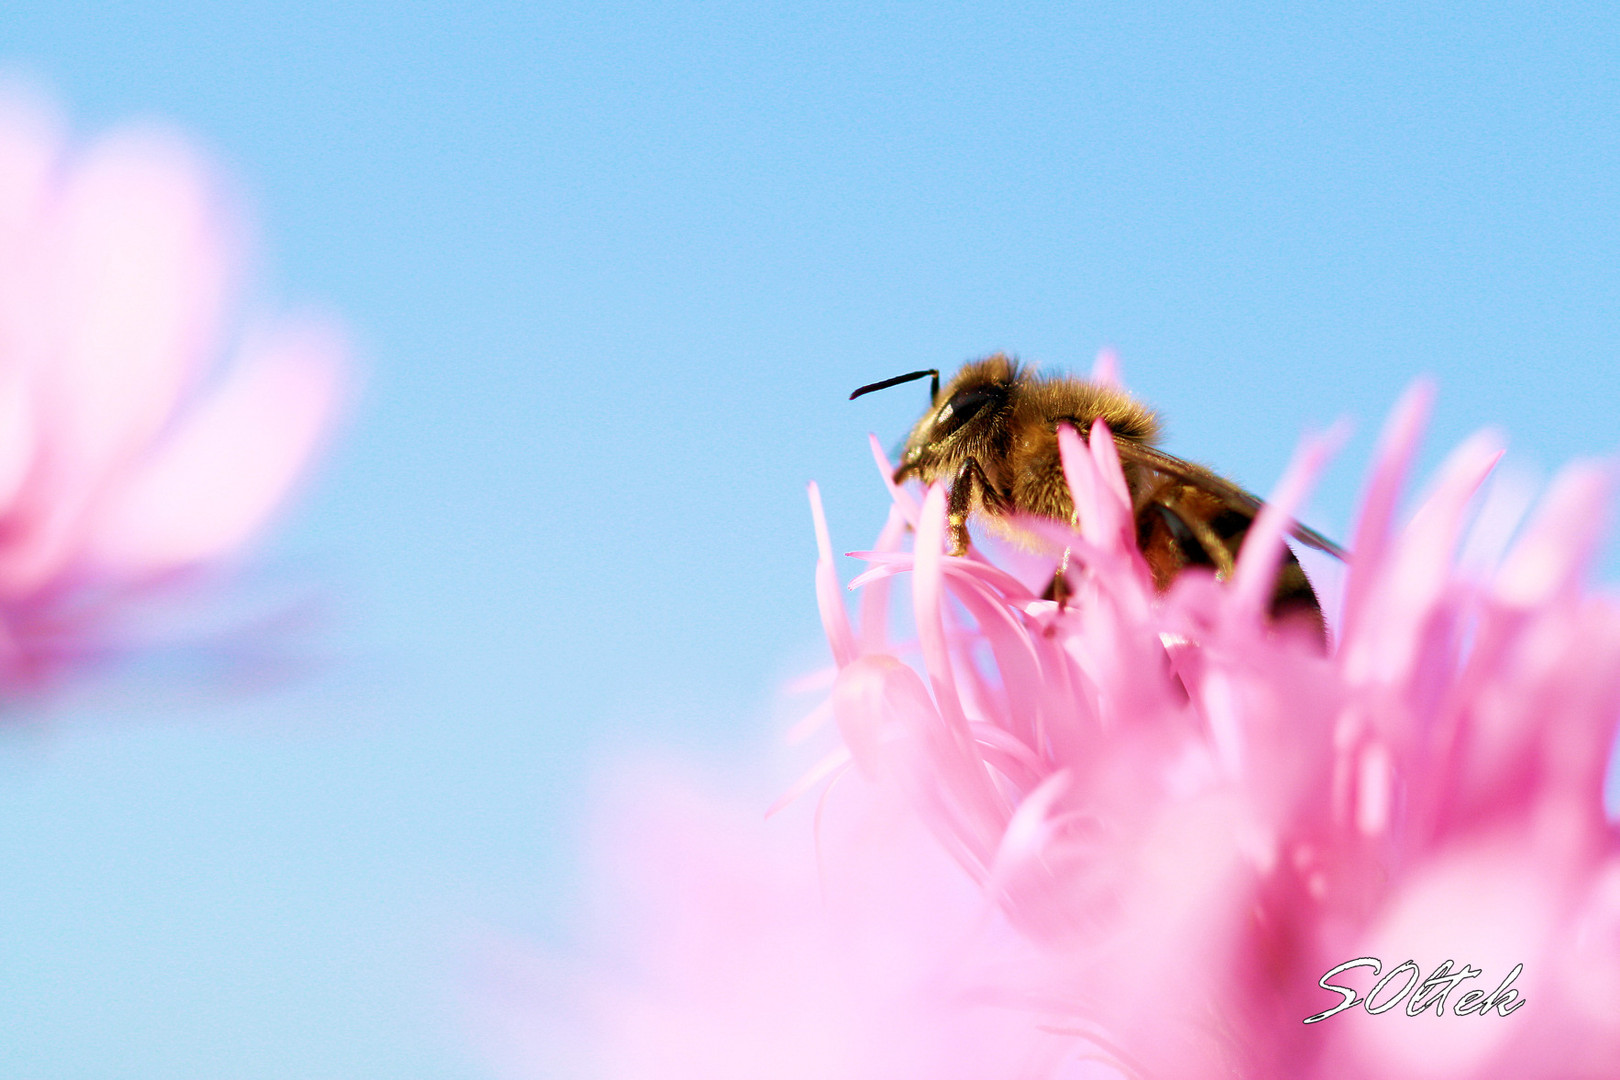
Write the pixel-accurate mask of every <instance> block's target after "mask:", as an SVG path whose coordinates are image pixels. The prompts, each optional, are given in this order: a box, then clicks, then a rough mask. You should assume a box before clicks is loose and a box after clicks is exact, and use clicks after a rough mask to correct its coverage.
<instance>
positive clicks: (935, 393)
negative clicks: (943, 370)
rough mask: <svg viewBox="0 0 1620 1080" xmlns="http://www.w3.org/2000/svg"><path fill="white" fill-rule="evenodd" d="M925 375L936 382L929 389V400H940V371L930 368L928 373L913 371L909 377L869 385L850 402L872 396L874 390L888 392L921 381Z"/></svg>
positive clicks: (851, 398) (903, 376)
mask: <svg viewBox="0 0 1620 1080" xmlns="http://www.w3.org/2000/svg"><path fill="white" fill-rule="evenodd" d="M924 375H928V376H931V377H932V378H933V380H934V381H933V383H932V384H930V387H929V391H928V393H929V397H928V400H929V401H937V400H938V399H939V371H938V370H937V369H936V368H929V369H928V370H926V371H913V372H911V373H910V374H909V375H896V376H895V377H894V378H892V379H884V380H883V381H882V382H875V383H869V384H868V385H866V386H863V387H861V388H860V389H859V390H857V391H855V392H854V393H853V394H851V395H849V400H851V401H854V400H855V399H856V398H858V397H860V396H861V395H862V394H870V393H871V392H872V391H874V390H887V389H888V388H889V387H891V386H899V385H900V384H901V383H907V382H911V381H912V380H913V379H920V378H922V377H923V376H924Z"/></svg>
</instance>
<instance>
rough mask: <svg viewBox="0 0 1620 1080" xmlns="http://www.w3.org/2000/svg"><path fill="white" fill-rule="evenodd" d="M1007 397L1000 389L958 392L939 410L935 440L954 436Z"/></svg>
mask: <svg viewBox="0 0 1620 1080" xmlns="http://www.w3.org/2000/svg"><path fill="white" fill-rule="evenodd" d="M1005 397H1006V395H1005V394H1004V393H1003V392H1002V391H1001V390H1000V389H999V388H991V387H983V386H976V387H970V388H968V389H965V390H958V391H957V392H956V393H954V394H952V395H951V400H949V401H947V402H946V403H945V407H944V408H942V409H940V410H939V419H937V420H935V421H934V432H933V434H934V438H936V439H943V438H945V437H947V436H949V435H952V434H954V433H955V432H956V431H957V430H958V429H959V428H961V426H962V425H963V424H966V423H967V422H968V421H969V420H972V419H973V418H974V417H975V416H977V415H979V413H980V412H982V411H983V410H984V408H985V406H987V405H999V404H1001V402H1002V401H1003V400H1004V399H1005Z"/></svg>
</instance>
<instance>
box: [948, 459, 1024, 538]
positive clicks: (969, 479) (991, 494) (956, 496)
mask: <svg viewBox="0 0 1620 1080" xmlns="http://www.w3.org/2000/svg"><path fill="white" fill-rule="evenodd" d="M975 495H977V496H978V500H977V501H978V504H979V508H980V509H981V510H983V511H984V512H985V513H987V514H1001V513H1005V512H1006V511H1007V508H1008V507H1009V506H1010V505H1011V503H1010V501H1009V500H1008V498H1007V497H1006V496H1004V495H1002V494H1001V492H999V491H997V490H996V489H995V487H994V486H993V485H992V484H991V483H990V478H989V477H988V476H986V475H985V472H984V466H983V465H980V464H979V461H978V459H977V458H968V459H967V461H966V462H965V463H964V464H963V465H962V467H961V469H959V470H958V471H957V473H956V479H955V480H953V481H952V482H951V494H950V499H949V500H948V502H947V504H946V506H947V510H948V512H949V514H950V532H951V554H952V555H966V554H967V549H968V542H969V540H968V531H967V519H968V515H969V514H970V513H972V512H973V504H974V496H975Z"/></svg>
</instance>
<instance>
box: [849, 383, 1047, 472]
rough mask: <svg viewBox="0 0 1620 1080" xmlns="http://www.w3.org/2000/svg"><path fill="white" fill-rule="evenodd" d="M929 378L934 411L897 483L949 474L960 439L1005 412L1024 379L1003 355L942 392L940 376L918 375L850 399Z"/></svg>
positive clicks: (916, 434)
mask: <svg viewBox="0 0 1620 1080" xmlns="http://www.w3.org/2000/svg"><path fill="white" fill-rule="evenodd" d="M924 376H929V377H931V378H932V380H933V381H932V384H931V387H930V391H931V394H930V398H929V409H928V411H927V412H926V413H924V414H923V417H922V419H921V420H919V421H918V422H917V426H916V427H915V428H914V429H912V432H911V435H910V437H909V438H908V439H907V440H906V444H905V447H904V448H903V449H902V450H901V452H900V454H899V457H900V466H899V467H898V468H897V469H896V470H895V476H894V478H895V480H896V481H897V482H898V481H903V480H906V479H909V478H910V477H912V476H916V477H918V478H920V479H922V480H923V481H925V482H927V481H931V480H933V479H934V478H935V476H936V474H938V473H940V472H945V471H948V470H949V466H950V463H951V462H952V461H953V460H954V458H955V452H956V445H955V444H956V443H958V442H959V441H960V440H958V439H956V438H955V436H957V435H958V434H960V433H962V432H963V429H965V428H970V427H971V426H973V425H974V422H975V421H976V420H980V419H981V418H985V417H989V416H992V415H994V414H995V413H997V412H998V411H1000V409H1001V407H1002V406H1003V405H1005V404H1006V402H1007V400H1008V399H1009V398H1010V397H1011V395H1012V392H1013V385H1014V384H1015V383H1016V382H1017V381H1018V379H1019V370H1018V365H1017V364H1015V363H1014V362H1013V361H1012V360H1010V359H1008V358H1007V357H1006V356H1004V355H1003V354H1001V353H997V354H996V355H994V356H991V357H987V358H986V359H984V360H976V361H974V362H973V363H970V364H965V365H963V367H962V369H961V370H960V371H958V372H957V373H956V374H955V375H954V376H953V377H952V378H951V381H950V382H948V383H946V384H945V387H944V389H943V391H942V390H941V388H940V385H939V372H937V371H933V370H927V371H913V372H911V373H910V374H907V375H897V376H895V377H894V378H892V379H884V380H883V381H882V382H876V383H872V384H870V385H869V386H863V387H861V388H860V389H859V390H856V391H855V392H854V393H853V394H851V395H850V399H851V400H853V399H855V398H858V397H860V396H861V395H862V394H869V393H871V392H872V391H874V390H884V389H887V388H888V387H891V386H898V385H900V384H901V383H906V382H911V381H913V380H915V379H920V378H922V377H924Z"/></svg>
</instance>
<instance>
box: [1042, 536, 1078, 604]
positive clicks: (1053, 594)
mask: <svg viewBox="0 0 1620 1080" xmlns="http://www.w3.org/2000/svg"><path fill="white" fill-rule="evenodd" d="M1070 553H1071V549H1070V548H1064V549H1063V559H1062V561H1061V562H1059V563H1058V568H1057V570H1056V571H1055V572H1054V573H1053V574H1052V583H1051V584H1050V585H1048V586H1047V587H1046V591H1045V592H1043V593H1042V594H1041V599H1042V600H1056V601H1057V605H1058V610H1059V611H1062V610H1063V609H1064V608H1066V607H1068V606H1069V597H1071V596H1073V595H1074V593H1073V592H1072V591H1071V590H1070V588H1069V555H1070Z"/></svg>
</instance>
